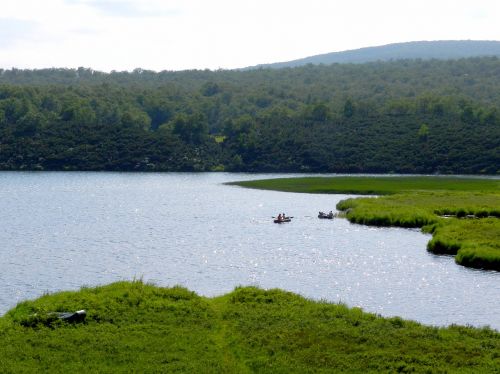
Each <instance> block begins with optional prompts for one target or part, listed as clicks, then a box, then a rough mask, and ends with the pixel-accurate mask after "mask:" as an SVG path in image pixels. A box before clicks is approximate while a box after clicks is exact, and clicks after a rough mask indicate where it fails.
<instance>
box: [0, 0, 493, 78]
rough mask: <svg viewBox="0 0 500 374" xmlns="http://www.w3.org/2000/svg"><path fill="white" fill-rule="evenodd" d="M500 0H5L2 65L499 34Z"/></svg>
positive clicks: (167, 58)
mask: <svg viewBox="0 0 500 374" xmlns="http://www.w3.org/2000/svg"><path fill="white" fill-rule="evenodd" d="M499 24H500V1H498V0H474V1H472V0H410V1H404V0H330V1H327V0H248V1H242V0H43V1H42V0H2V1H1V3H0V51H1V53H0V68H11V67H17V68H46V67H72V68H75V67H79V66H84V67H90V68H93V69H95V70H102V71H110V70H133V69H134V68H138V67H140V68H143V69H150V70H156V71H160V70H184V69H205V68H208V69H219V68H222V69H231V68H237V67H245V66H250V65H256V64H261V63H270V62H279V61H288V60H293V59H297V58H302V57H307V56H311V55H316V54H320V53H328V52H335V51H342V50H347V49H356V48H362V47H368V46H375V45H383V44H389V43H396V42H405V41H416V40H452V39H453V40H458V39H460V40H465V39H472V40H500V26H499Z"/></svg>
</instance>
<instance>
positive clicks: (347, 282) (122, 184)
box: [0, 172, 500, 329]
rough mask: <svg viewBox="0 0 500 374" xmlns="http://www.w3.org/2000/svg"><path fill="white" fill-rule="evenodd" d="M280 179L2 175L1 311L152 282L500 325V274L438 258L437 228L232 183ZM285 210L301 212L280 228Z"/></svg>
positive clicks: (327, 199)
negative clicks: (362, 217)
mask: <svg viewBox="0 0 500 374" xmlns="http://www.w3.org/2000/svg"><path fill="white" fill-rule="evenodd" d="M279 176H280V175H276V174H261V175H258V174H231V173H155V174H152V173H84V172H81V173H80V172H53V173H52V172H0V206H1V212H2V214H1V218H0V227H1V230H0V284H1V287H0V314H3V313H5V312H6V311H7V310H8V309H10V308H12V307H13V306H15V305H16V303H18V302H19V301H22V300H25V299H32V298H36V297H38V296H41V295H42V294H44V293H46V292H55V291H59V290H77V289H79V288H80V287H81V286H83V285H90V286H93V285H99V284H106V283H110V282H114V281H118V280H131V279H134V278H135V279H137V278H142V279H143V280H144V281H147V282H153V283H155V284H157V285H160V286H172V285H177V284H178V285H182V286H185V287H187V288H189V289H191V290H193V291H196V292H197V293H198V294H201V295H205V296H214V295H221V294H223V293H226V292H229V291H231V290H233V289H234V287H236V286H238V285H257V286H260V287H263V288H275V287H277V288H282V289H285V290H289V291H293V292H296V293H299V294H301V295H303V296H306V297H308V298H313V299H324V300H329V301H332V302H343V303H346V304H347V305H349V306H359V307H361V308H363V309H364V310H365V311H368V312H374V313H378V314H381V315H384V316H396V315H397V316H401V317H403V318H405V319H412V320H416V321H419V322H423V323H426V324H432V325H448V324H452V323H455V324H463V325H466V324H468V325H474V326H484V325H489V326H491V327H493V328H495V329H500V299H499V295H500V273H499V272H495V271H481V270H474V269H467V268H464V267H461V266H458V265H456V264H455V263H454V260H453V257H449V256H436V255H433V254H430V253H428V252H427V251H426V249H425V248H426V243H427V241H428V240H429V239H430V236H429V235H425V234H422V233H421V232H420V231H419V230H409V229H400V228H374V227H367V226H361V225H353V224H350V223H349V222H347V220H345V219H334V220H319V219H318V218H317V214H318V211H319V210H322V211H329V210H335V204H336V203H337V202H338V201H339V200H340V199H344V198H347V197H348V196H347V195H312V194H296V193H284V192H274V191H261V190H250V189H244V188H241V187H237V186H227V185H224V184H223V183H224V182H228V181H236V180H245V179H261V178H270V177H279ZM281 176H283V175H281ZM286 176H290V175H289V174H287V175H286ZM280 212H285V213H286V214H287V215H290V216H293V217H294V219H293V220H292V222H291V223H287V224H280V225H278V224H274V223H273V222H272V217H273V216H276V215H277V214H278V213H280Z"/></svg>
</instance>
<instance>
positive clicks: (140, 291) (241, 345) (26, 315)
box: [0, 281, 500, 373]
mask: <svg viewBox="0 0 500 374" xmlns="http://www.w3.org/2000/svg"><path fill="white" fill-rule="evenodd" d="M78 309H86V310H87V312H88V316H87V319H86V321H85V322H84V323H80V324H68V323H65V322H61V321H58V320H53V319H48V318H46V316H47V312H50V311H68V310H78ZM0 336H1V337H2V342H3V343H4V344H2V345H0V371H1V372H40V371H45V372H52V373H59V372H60V373H62V372H69V371H74V370H78V371H83V370H84V371H85V372H203V373H220V372H227V373H245V372H266V373H274V372H276V373H289V372H296V373H304V372H306V373H307V372H311V373H312V372H315V373H316V372H352V373H358V372H367V373H379V372H429V373H434V372H436V373H443V372H454V373H469V372H495V370H497V369H498V367H500V333H498V332H496V331H494V330H491V329H489V328H472V327H462V326H450V327H442V328H438V327H429V326H423V325H421V324H419V323H416V322H412V321H405V320H402V319H401V318H398V317H393V318H383V317H380V316H377V315H375V314H371V313H365V312H363V311H362V310H360V309H358V308H348V307H346V306H345V305H342V304H332V303H327V302H318V301H311V300H308V299H305V298H303V297H301V296H299V295H296V294H293V293H290V292H285V291H282V290H276V289H274V290H262V289H258V288H255V287H243V288H237V289H235V290H234V291H233V292H231V293H229V294H226V295H223V296H219V297H215V298H206V297H200V296H198V295H196V294H195V293H193V292H191V291H189V290H187V289H184V288H181V287H172V288H161V287H156V286H153V285H150V284H144V283H143V282H141V281H134V282H118V283H114V284H111V285H107V286H101V287H95V288H82V289H81V290H80V291H76V292H60V293H56V294H52V295H45V296H43V297H41V298H39V299H37V300H33V301H26V302H23V303H20V304H19V305H18V306H17V307H16V308H14V309H12V310H11V311H9V312H8V313H7V314H6V315H5V316H4V317H1V318H0Z"/></svg>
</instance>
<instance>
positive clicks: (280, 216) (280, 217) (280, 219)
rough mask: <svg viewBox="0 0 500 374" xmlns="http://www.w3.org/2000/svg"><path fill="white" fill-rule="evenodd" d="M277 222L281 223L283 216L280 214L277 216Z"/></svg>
mask: <svg viewBox="0 0 500 374" xmlns="http://www.w3.org/2000/svg"><path fill="white" fill-rule="evenodd" d="M278 221H283V216H282V215H281V213H280V214H278Z"/></svg>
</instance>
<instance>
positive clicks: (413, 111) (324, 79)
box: [0, 57, 500, 174]
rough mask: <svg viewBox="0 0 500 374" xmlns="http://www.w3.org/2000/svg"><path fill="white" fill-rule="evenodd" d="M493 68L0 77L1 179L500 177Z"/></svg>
mask: <svg viewBox="0 0 500 374" xmlns="http://www.w3.org/2000/svg"><path fill="white" fill-rule="evenodd" d="M499 167H500V60H499V59H498V58H496V57H481V58H468V59H460V60H449V61H440V60H428V61H424V60H402V61H389V62H373V63H365V64H333V65H328V66H326V65H306V66H301V67H296V68H284V69H254V70H245V71H238V70H220V71H209V70H204V71H200V70H193V71H182V72H169V71H163V72H153V71H146V70H141V69H136V70H134V71H133V72H116V71H113V72H111V73H103V72H98V71H94V70H91V69H86V68H78V69H42V70H19V69H10V70H1V69H0V170H110V171H113V170H116V171H253V172H339V173H344V172H349V173H442V174H450V173H454V174H457V173H460V174H498V173H500V169H499Z"/></svg>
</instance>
